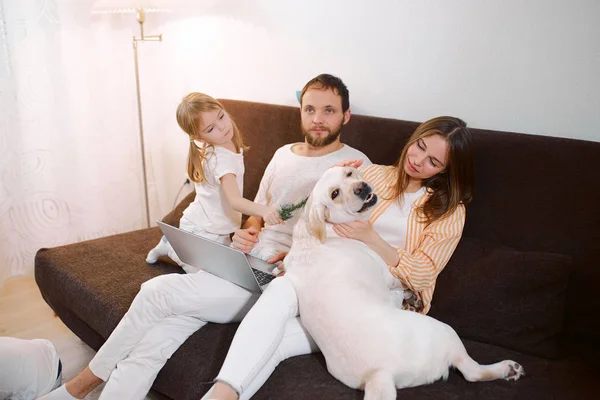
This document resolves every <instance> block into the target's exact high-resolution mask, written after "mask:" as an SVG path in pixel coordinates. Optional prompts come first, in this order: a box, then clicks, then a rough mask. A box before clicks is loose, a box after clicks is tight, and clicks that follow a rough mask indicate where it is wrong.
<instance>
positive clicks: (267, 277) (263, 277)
mask: <svg viewBox="0 0 600 400" xmlns="http://www.w3.org/2000/svg"><path fill="white" fill-rule="evenodd" d="M250 268H252V272H253V273H254V276H256V280H257V281H258V284H259V285H260V286H261V287H262V286H264V285H266V284H268V283H269V282H271V281H272V280H273V279H275V276H274V275H273V274H268V273H266V272H263V271H261V270H259V269H256V268H253V267H250Z"/></svg>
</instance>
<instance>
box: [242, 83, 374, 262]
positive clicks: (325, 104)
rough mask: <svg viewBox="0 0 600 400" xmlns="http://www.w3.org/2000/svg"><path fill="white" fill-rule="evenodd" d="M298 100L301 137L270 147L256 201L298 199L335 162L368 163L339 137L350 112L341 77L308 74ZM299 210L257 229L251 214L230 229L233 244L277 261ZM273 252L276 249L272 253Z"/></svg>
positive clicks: (271, 202) (273, 202)
mask: <svg viewBox="0 0 600 400" xmlns="http://www.w3.org/2000/svg"><path fill="white" fill-rule="evenodd" d="M300 102H301V104H300V115H301V122H302V127H301V128H302V133H303V135H304V143H294V144H288V145H285V146H283V147H281V148H280V149H278V150H277V151H276V152H275V155H274V156H273V158H272V159H271V162H269V165H268V166H267V168H266V170H265V174H264V176H263V178H262V180H261V183H260V187H259V189H258V193H257V195H256V199H255V200H254V201H255V202H257V203H261V204H265V205H268V206H276V205H286V204H287V205H297V204H299V203H300V202H302V200H304V199H306V197H307V196H308V195H309V193H310V192H311V190H312V188H313V187H314V185H315V184H316V182H317V181H318V180H319V178H320V177H321V175H323V173H324V172H325V170H326V169H327V168H329V167H331V166H332V165H334V164H336V163H337V162H339V161H343V160H349V159H363V160H365V164H364V165H368V164H370V161H369V160H368V158H367V156H365V155H364V154H363V153H361V152H360V151H358V150H356V149H353V148H352V147H350V146H347V145H345V144H343V143H342V142H341V140H340V133H341V131H342V127H343V126H344V125H345V124H347V123H348V121H349V120H350V115H351V114H350V101H349V93H348V89H347V88H346V85H344V83H343V82H342V80H341V79H339V78H337V77H335V76H332V75H328V74H321V75H319V76H317V77H316V78H313V79H312V80H310V81H309V82H308V83H307V84H306V85H305V86H304V88H303V89H302V94H301V96H300ZM299 171H300V173H299ZM292 181H293V182H294V184H293V185H290V182H292ZM298 214H299V213H298V212H297V213H296V215H294V218H292V219H291V220H290V221H288V223H286V224H279V225H273V226H266V227H264V228H263V229H262V231H261V228H262V227H263V221H262V219H261V218H259V217H250V218H249V219H248V220H247V221H246V223H245V224H244V227H243V229H240V230H238V231H236V232H235V235H234V236H233V243H232V246H233V247H234V248H236V249H238V250H241V251H243V252H246V253H250V254H251V255H253V256H256V257H259V258H262V259H265V260H267V259H270V261H271V262H275V261H279V260H280V259H281V258H282V254H281V253H285V252H287V251H288V250H289V248H290V246H291V244H292V230H293V227H294V223H295V221H296V219H297V217H298ZM259 232H260V233H259ZM276 254H280V255H279V256H278V257H275V258H273V256H275V255H276Z"/></svg>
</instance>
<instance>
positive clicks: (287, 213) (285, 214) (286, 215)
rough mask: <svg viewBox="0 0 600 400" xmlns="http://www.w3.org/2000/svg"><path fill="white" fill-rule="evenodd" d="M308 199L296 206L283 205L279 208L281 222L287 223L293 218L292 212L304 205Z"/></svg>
mask: <svg viewBox="0 0 600 400" xmlns="http://www.w3.org/2000/svg"><path fill="white" fill-rule="evenodd" d="M307 200H308V197H307V198H305V199H304V200H302V201H301V202H300V203H297V204H283V205H281V206H280V207H279V216H280V217H281V219H282V220H284V221H287V220H288V219H290V218H292V217H293V216H294V211H296V210H297V209H299V208H302V207H304V206H305V205H306V201H307Z"/></svg>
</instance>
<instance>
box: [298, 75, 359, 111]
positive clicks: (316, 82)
mask: <svg viewBox="0 0 600 400" xmlns="http://www.w3.org/2000/svg"><path fill="white" fill-rule="evenodd" d="M308 89H317V90H327V89H331V90H333V93H335V94H337V95H339V96H340V97H341V98H342V112H346V111H347V110H348V109H349V108H350V92H348V88H347V87H346V85H345V84H344V82H342V80H341V79H340V78H338V77H337V76H333V75H330V74H321V75H318V76H316V77H314V78H312V79H311V80H310V81H308V83H307V84H306V85H304V88H302V94H301V95H300V104H302V99H303V98H304V93H306V91H307V90H308Z"/></svg>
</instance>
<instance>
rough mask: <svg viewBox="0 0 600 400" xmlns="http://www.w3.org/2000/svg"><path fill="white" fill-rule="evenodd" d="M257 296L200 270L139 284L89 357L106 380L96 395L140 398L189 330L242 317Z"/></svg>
mask: <svg viewBox="0 0 600 400" xmlns="http://www.w3.org/2000/svg"><path fill="white" fill-rule="evenodd" d="M257 298H258V294H257V293H253V292H250V291H248V290H246V289H243V288H241V287H239V286H237V285H234V284H233V283H231V282H228V281H226V280H224V279H221V278H218V277H216V276H214V275H211V274H209V273H207V272H203V271H200V272H198V273H195V274H168V275H162V276H159V277H156V278H153V279H151V280H149V281H147V282H145V283H143V284H142V288H141V290H140V292H139V293H138V294H137V296H136V297H135V299H134V300H133V303H132V304H131V306H130V308H129V310H128V311H127V313H126V314H125V316H124V317H123V319H122V320H121V322H119V325H117V327H116V328H115V330H114V331H113V333H112V334H111V335H110V337H109V338H108V340H107V341H106V343H105V344H104V345H103V346H102V348H100V350H99V351H98V353H97V354H96V356H95V357H94V358H93V359H92V361H91V362H90V365H89V367H90V370H91V371H92V372H93V373H94V375H96V376H97V377H99V378H100V379H102V380H104V381H107V384H106V386H105V387H104V389H103V391H102V394H101V396H100V399H101V400H114V399H120V400H129V399H143V398H144V396H145V395H146V394H147V393H148V391H149V390H150V387H151V386H152V383H153V382H154V379H155V378H156V375H157V374H158V372H159V371H160V369H161V368H162V367H163V365H164V364H165V363H166V362H167V360H168V359H169V358H170V357H171V355H172V354H173V353H174V352H175V350H177V349H178V348H179V346H181V344H182V343H183V342H184V341H185V340H186V339H187V338H188V337H189V336H190V335H191V334H192V333H194V332H195V331H197V330H198V329H200V328H202V327H203V326H204V325H206V323H207V322H215V323H229V322H237V321H241V320H242V318H243V317H244V316H245V315H246V313H247V312H248V310H249V309H250V308H251V307H252V306H253V305H254V303H255V302H256V300H257ZM183 384H185V383H183Z"/></svg>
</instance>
